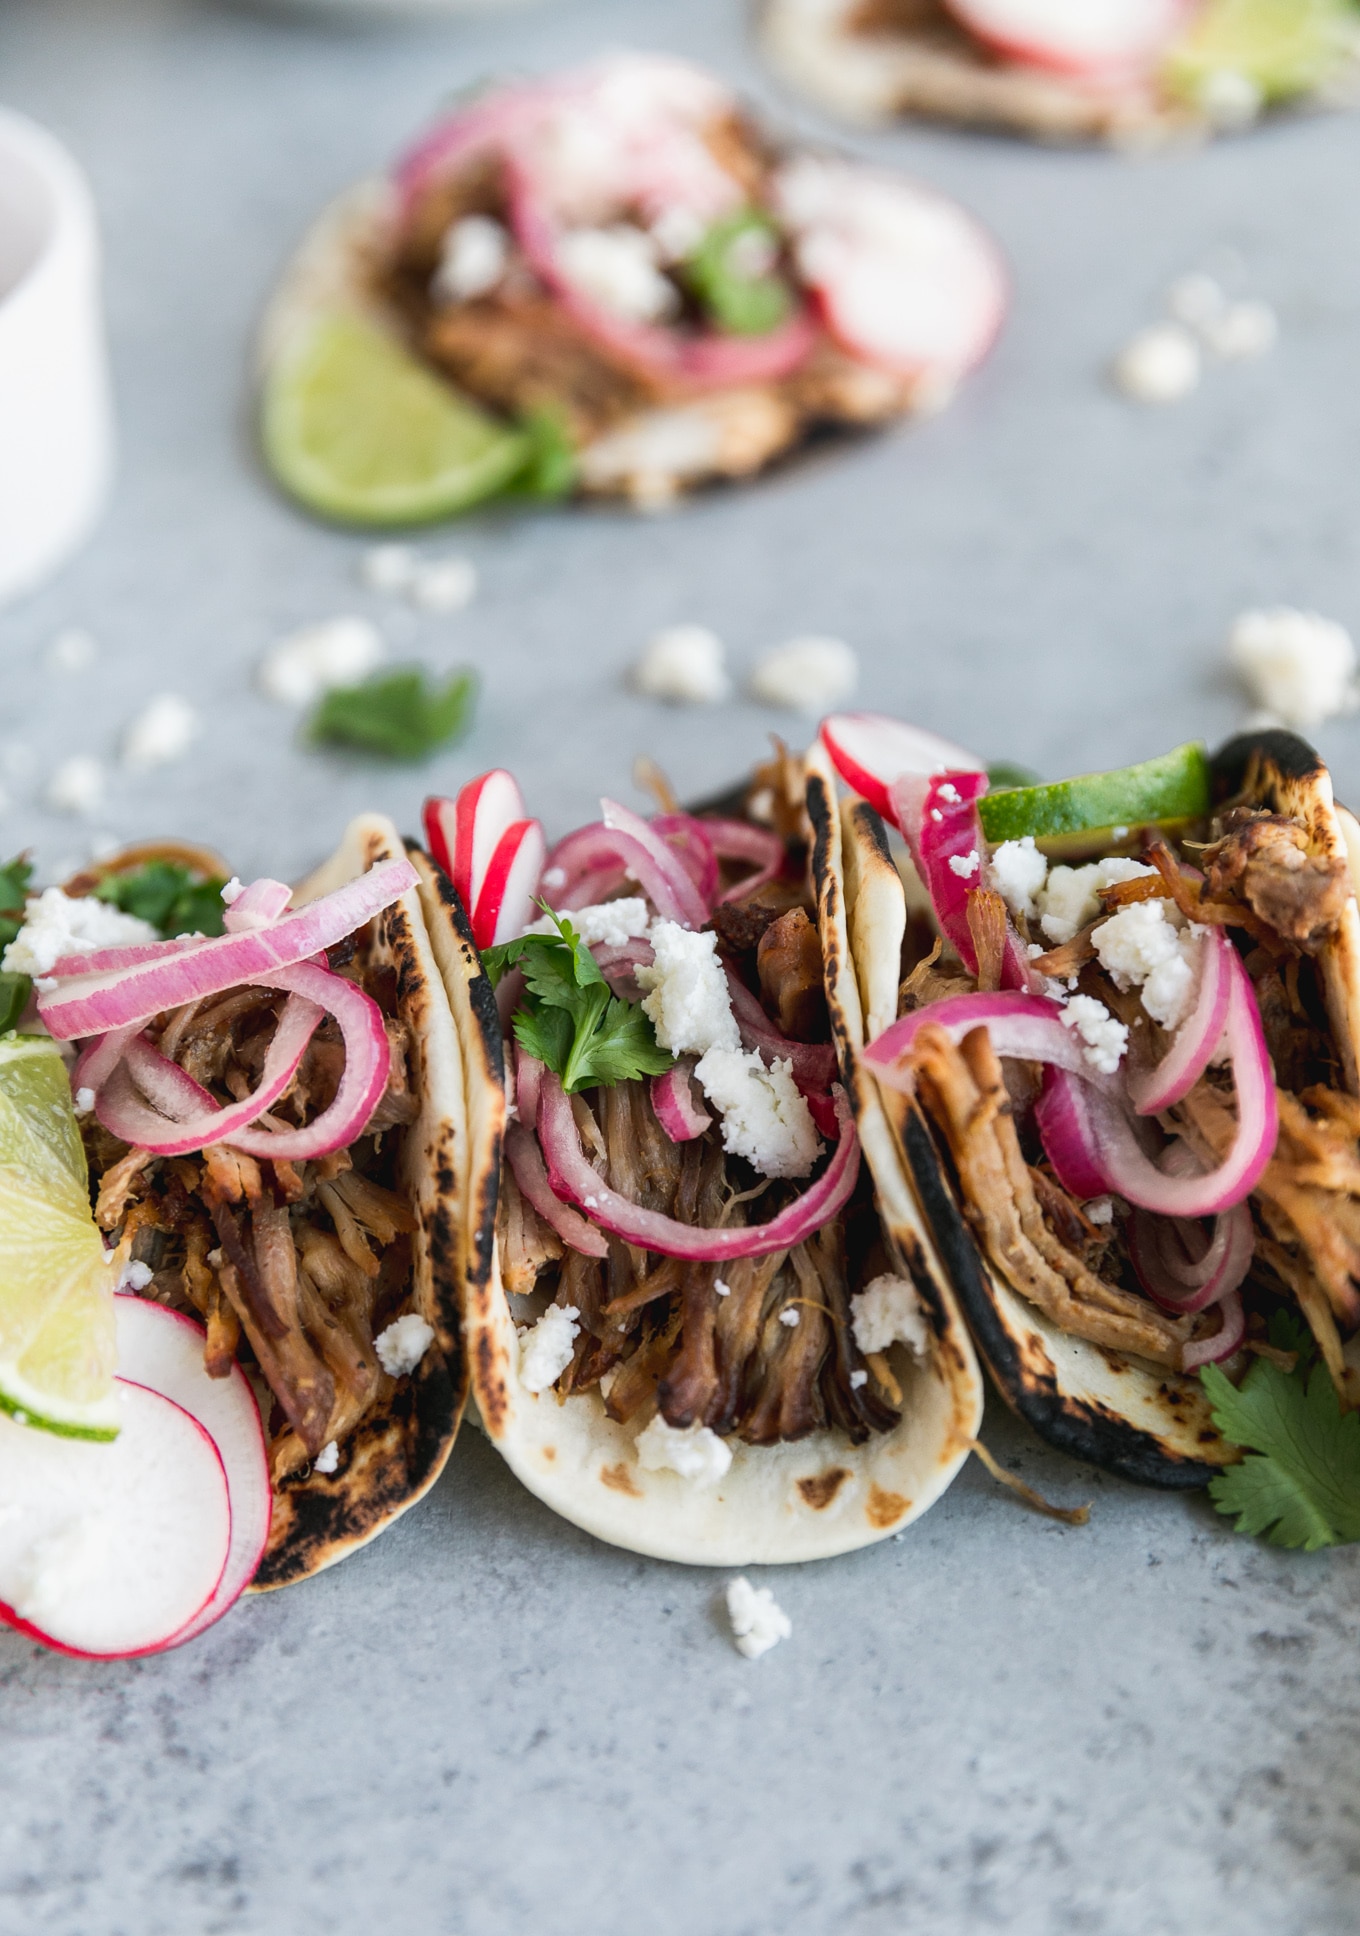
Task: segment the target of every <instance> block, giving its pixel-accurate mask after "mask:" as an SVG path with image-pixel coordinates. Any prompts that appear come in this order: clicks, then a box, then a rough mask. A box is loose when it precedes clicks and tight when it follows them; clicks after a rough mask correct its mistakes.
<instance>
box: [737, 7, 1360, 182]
mask: <svg viewBox="0 0 1360 1936" xmlns="http://www.w3.org/2000/svg"><path fill="white" fill-rule="evenodd" d="M761 38H762V42H763V44H764V47H765V50H766V53H767V54H768V56H769V58H770V61H771V63H772V64H773V65H774V66H775V67H776V68H777V69H778V70H779V71H780V72H781V73H782V74H784V75H785V76H786V77H787V79H788V80H789V82H790V83H791V85H793V86H794V87H796V88H797V89H798V90H799V91H800V92H802V93H805V94H808V95H810V96H811V97H812V98H813V99H814V100H816V101H818V102H820V103H821V104H822V105H824V106H825V107H828V108H830V109H831V110H832V112H833V113H836V114H840V115H842V116H844V117H845V118H847V119H849V120H853V121H859V122H870V123H874V122H881V121H886V120H891V119H892V118H894V117H896V116H919V117H922V118H925V119H930V120H941V121H952V122H958V123H963V124H966V125H970V126H973V127H980V128H990V129H997V130H1002V131H1004V132H1007V133H1010V134H1019V135H1026V136H1029V137H1030V138H1031V139H1033V140H1037V141H1048V142H1080V141H1104V142H1109V143H1112V144H1114V145H1116V146H1124V147H1146V146H1148V145H1150V144H1155V143H1158V142H1166V141H1173V140H1179V141H1185V140H1187V139H1190V140H1193V139H1202V138H1204V137H1205V136H1208V135H1211V134H1214V133H1217V132H1220V131H1223V130H1227V129H1238V128H1241V127H1243V126H1245V125H1247V124H1249V123H1251V122H1253V121H1255V120H1256V119H1257V118H1258V117H1259V116H1260V115H1262V114H1263V113H1266V112H1270V111H1274V110H1277V109H1280V108H1286V107H1300V106H1305V107H1306V106H1310V105H1312V106H1321V105H1324V104H1326V103H1328V102H1337V101H1341V100H1344V99H1347V98H1353V96H1354V91H1355V82H1356V73H1357V67H1356V47H1357V35H1356V27H1355V20H1354V13H1353V10H1352V9H1351V8H1350V6H1349V4H1348V0H1075V4H1074V3H1073V0H766V3H765V5H764V6H763V8H762V10H761Z"/></svg>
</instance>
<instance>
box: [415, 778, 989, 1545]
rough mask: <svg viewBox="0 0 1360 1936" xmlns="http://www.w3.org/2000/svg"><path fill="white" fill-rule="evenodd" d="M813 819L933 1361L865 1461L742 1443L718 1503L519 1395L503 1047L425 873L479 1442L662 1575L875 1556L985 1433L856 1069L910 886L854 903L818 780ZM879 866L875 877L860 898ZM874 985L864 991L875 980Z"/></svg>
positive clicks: (840, 1441) (446, 894)
mask: <svg viewBox="0 0 1360 1936" xmlns="http://www.w3.org/2000/svg"><path fill="white" fill-rule="evenodd" d="M808 806H809V810H810V812H811V814H812V820H813V826H814V828H815V857H814V869H815V879H816V888H817V900H818V909H819V914H820V921H821V933H822V939H823V946H824V954H825V960H826V963H827V990H828V994H829V997H830V1009H831V1013H832V1016H833V1018H834V1021H833V1026H834V1030H835V1037H836V1042H837V1046H838V1048H839V1049H840V1052H841V1055H842V1058H843V1059H845V1060H847V1061H848V1067H847V1075H848V1078H849V1081H850V1083H851V1085H852V1089H853V1093H854V1097H855V1107H856V1112H857V1116H858V1120H859V1127H860V1135H861V1139H862V1142H863V1148H864V1155H865V1158H866V1161H867V1164H868V1166H869V1169H870V1171H871V1173H872V1175H873V1179H874V1183H875V1187H876V1190H877V1193H878V1199H879V1204H880V1209H881V1213H882V1219H883V1227H884V1230H885V1232H886V1234H887V1237H888V1241H889V1252H890V1255H891V1256H892V1257H893V1260H894V1265H895V1267H899V1268H900V1269H901V1271H902V1273H903V1275H905V1276H907V1277H908V1278H909V1280H910V1281H911V1283H912V1284H913V1285H914V1286H915V1288H916V1291H917V1293H918V1296H919V1297H920V1299H921V1302H922V1305H923V1307H924V1309H925V1311H926V1314H927V1320H928V1325H929V1329H930V1332H931V1338H930V1348H929V1350H928V1352H927V1354H926V1356H925V1358H924V1360H923V1361H918V1360H917V1359H916V1358H915V1357H914V1356H913V1355H912V1353H910V1352H909V1351H907V1350H906V1349H905V1348H904V1347H902V1346H900V1345H899V1346H894V1347H893V1349H892V1354H891V1364H892V1369H893V1371H894V1373H895V1375H896V1377H897V1379H898V1382H899V1384H900V1386H901V1389H902V1393H903V1405H902V1420H901V1423H900V1424H898V1425H897V1426H896V1428H895V1429H893V1430H891V1431H888V1432H886V1433H882V1434H876V1435H874V1436H873V1437H872V1438H871V1439H869V1440H868V1441H867V1442H866V1443H865V1444H863V1445H860V1446H854V1445H852V1444H851V1443H850V1441H849V1439H848V1438H847V1437H846V1436H845V1435H844V1434H842V1433H839V1432H836V1431H834V1430H821V1431H818V1432H816V1433H814V1434H812V1435H811V1436H808V1437H804V1438H800V1439H797V1440H794V1441H792V1442H782V1443H779V1444H775V1445H759V1446H752V1445H747V1444H744V1443H739V1442H737V1441H736V1440H732V1441H729V1443H730V1445H731V1449H732V1452H733V1460H732V1465H731V1467H730V1469H729V1470H728V1472H727V1473H726V1475H725V1477H724V1478H722V1479H721V1480H719V1481H717V1482H716V1483H715V1484H712V1485H709V1486H702V1487H701V1486H698V1485H695V1484H694V1483H692V1482H690V1481H688V1480H686V1479H682V1478H681V1477H679V1476H678V1475H677V1474H676V1473H674V1472H670V1471H654V1470H650V1469H646V1468H644V1467H643V1466H642V1465H640V1463H639V1461H638V1458H637V1454H636V1450H635V1441H636V1439H637V1436H638V1431H639V1427H640V1425H641V1423H642V1421H641V1420H640V1419H634V1420H630V1421H629V1422H628V1424H626V1425H621V1424H617V1423H615V1422H614V1421H613V1420H611V1419H610V1418H609V1417H608V1416H607V1414H606V1411H605V1407H604V1403H603V1401H602V1399H601V1398H600V1396H599V1394H598V1391H590V1392H587V1393H584V1394H580V1395H573V1396H570V1397H567V1398H566V1399H565V1400H563V1399H561V1398H559V1396H558V1395H557V1394H556V1392H554V1391H553V1390H552V1389H549V1390H547V1391H544V1392H542V1393H538V1394H535V1393H532V1392H530V1391H529V1390H527V1389H526V1387H525V1386H524V1384H523V1383H522V1382H521V1379H520V1375H519V1361H520V1351H519V1342H518V1337H517V1334H516V1330H515V1324H514V1321H513V1319H512V1316H511V1312H510V1306H509V1303H508V1300H507V1297H506V1293H505V1290H504V1286H503V1282H502V1280H501V1277H500V1272H499V1265H498V1259H497V1253H496V1207H497V1194H498V1189H499V1180H500V1158H501V1141H502V1136H503V1131H504V1126H505V1120H506V1114H505V1075H504V1048H503V1041H502V1036H501V1031H500V1027H499V1023H498V1021H497V1017H496V1008H495V1002H494V998H493V996H492V992H491V988H490V984H489V983H488V981H487V979H486V977H485V975H484V974H483V972H482V969H481V964H480V961H479V958H478V955H477V951H476V949H475V947H474V945H473V941H472V937H471V933H470V931H469V929H468V927H467V925H466V922H465V919H464V917H463V914H462V910H461V908H460V907H459V906H458V904H457V900H456V897H455V895H454V892H453V889H452V887H451V886H450V885H449V883H448V881H447V880H446V879H445V878H444V877H443V875H442V874H441V873H439V871H438V870H437V869H435V868H434V867H433V866H431V865H430V864H429V863H427V862H423V861H418V862H417V864H418V865H420V866H421V870H422V875H423V885H422V893H423V896H424V899H425V906H426V909H427V914H428V919H429V923H430V928H431V933H432V936H433V938H434V945H435V953H436V956H437V958H438V960H439V962H440V966H441V968H442V969H443V972H444V975H445V979H446V983H447V986H448V989H449V997H450V1002H451V1005H452V1008H453V1011H454V1015H455V1019H456V1022H457V1025H458V1029H459V1032H460V1038H461V1042H462V1049H463V1054H464V1058H465V1065H466V1080H467V1087H468V1094H469V1126H470V1138H469V1140H470V1145H471V1149H472V1175H473V1182H472V1187H471V1189H470V1192H469V1197H468V1202H469V1209H470V1216H469V1222H468V1232H467V1237H466V1249H467V1255H468V1267H467V1270H466V1273H465V1276H464V1279H463V1285H464V1299H465V1302H464V1313H463V1324H464V1336H465V1340H466V1349H467V1355H468V1361H469V1367H470V1375H471V1384H472V1392H473V1396H474V1398H475V1400H476V1404H477V1408H478V1411H479V1413H480V1417H481V1421H482V1424H483V1425H484V1427H485V1429H486V1431H487V1433H488V1435H489V1437H490V1438H491V1440H492V1442H493V1443H494V1444H495V1445H496V1446H497V1448H498V1450H499V1451H500V1452H501V1453H502V1455H503V1456H504V1458H505V1459H506V1460H507V1462H508V1463H509V1464H510V1466H511V1467H512V1469H513V1470H514V1471H515V1473H516V1474H517V1476H518V1477H519V1478H520V1480H521V1481H522V1482H523V1483H524V1485H526V1486H527V1487H528V1489H529V1490H530V1491H531V1492H533V1493H534V1494H535V1495H536V1496H537V1497H538V1498H540V1499H542V1500H543V1501H544V1503H545V1504H547V1505H549V1506H551V1507H552V1508H553V1510H554V1511H556V1512H558V1513H560V1514H561V1515H562V1516H563V1517H564V1518H566V1519H569V1520H571V1521H572V1522H573V1523H574V1524H576V1525H578V1526H581V1527H583V1528H584V1529H585V1530H586V1531H587V1532H590V1533H593V1534H594V1535H595V1536H596V1537H597V1538H600V1539H603V1540H606V1541H608V1542H609V1543H610V1544H613V1545H617V1546H623V1547H626V1548H628V1549H629V1550H631V1551H634V1552H639V1553H646V1554H650V1555H652V1556H654V1557H656V1558H659V1559H669V1560H678V1561H681V1562H686V1563H691V1564H696V1565H746V1564H751V1563H767V1564H778V1563H784V1562H789V1561H794V1560H804V1559H820V1558H826V1557H830V1556H831V1555H834V1554H836V1553H842V1552H848V1551H851V1550H853V1549H855V1548H857V1547H860V1546H863V1545H867V1544H869V1543H870V1542H872V1541H874V1540H877V1539H881V1538H883V1537H885V1536H886V1535H887V1534H889V1533H892V1532H896V1531H899V1530H901V1528H902V1527H904V1526H906V1525H909V1524H910V1523H911V1521H912V1520H914V1519H915V1518H917V1517H918V1516H919V1515H920V1514H921V1513H922V1512H924V1511H925V1510H926V1508H927V1507H928V1506H929V1505H931V1504H932V1503H933V1502H934V1500H935V1499H936V1498H938V1497H939V1495H940V1493H941V1492H942V1491H943V1490H944V1488H945V1487H946V1486H947V1485H948V1484H949V1482H950V1480H951V1479H952V1478H953V1477H954V1475H955V1474H956V1472H957V1471H958V1469H959V1467H960V1466H961V1465H962V1463H963V1461H964V1460H965V1458H966V1457H967V1455H968V1450H969V1447H970V1444H971V1441H972V1438H973V1435H974V1433H975V1432H976V1430H977V1426H978V1422H979V1419H980V1417H981V1410H982V1392H981V1384H980V1379H979V1374H978V1370H977V1365H976V1361H975V1359H974V1357H973V1353H972V1349H971V1347H970V1345H969V1342H968V1338H967V1333H966V1331H965V1329H964V1327H963V1325H962V1323H961V1321H960V1319H959V1316H958V1313H957V1310H956V1307H955V1304H954V1300H953V1296H952V1293H951V1291H950V1289H949V1287H948V1284H947V1282H946V1280H945V1278H944V1275H943V1273H942V1271H941V1269H940V1267H939V1265H938V1263H937V1261H936V1259H935V1255H934V1252H933V1249H932V1246H931V1244H930V1240H929V1237H928V1236H927V1234H926V1232H925V1230H924V1228H923V1226H922V1224H921V1220H920V1218H919V1216H918V1214H917V1212H916V1209H915V1206H914V1204H913V1202H912V1200H911V1198H910V1195H909V1193H908V1192H907V1191H906V1190H905V1188H904V1186H903V1183H902V1180H901V1177H900V1175H899V1173H898V1171H897V1169H896V1166H895V1164H894V1162H893V1161H892V1151H891V1145H890V1143H889V1142H888V1139H887V1132H886V1128H885V1126H884V1125H883V1121H882V1117H881V1113H880V1112H879V1111H878V1106H877V1101H876V1098H875V1097H874V1095H873V1094H872V1092H871V1091H870V1090H869V1089H868V1088H867V1086H866V1085H865V1084H864V1083H863V1082H862V1081H861V1079H860V1078H859V1076H858V1074H857V1073H856V1072H855V1070H854V1065H853V1049H854V1046H855V1045H856V1044H857V1043H858V1042H860V1041H862V1039H863V1037H862V1012H861V999H860V982H859V978H858V975H857V967H856V960H855V957H854V954H853V948H852V943H851V940H850V933H851V930H852V928H853V927H854V926H855V924H856V922H857V921H858V925H859V927H860V929H862V930H863V931H864V933H865V934H866V935H868V934H870V933H872V931H873V924H874V922H875V921H876V922H878V923H884V922H886V923H887V925H888V926H891V923H892V920H893V919H894V905H893V897H894V892H895V895H896V901H897V904H898V906H899V907H900V902H901V885H900V882H897V881H896V876H895V875H894V876H893V881H892V882H888V881H886V880H885V879H884V878H883V877H882V876H881V875H878V874H876V875H875V877H874V880H873V882H872V884H870V885H869V886H867V887H866V888H865V890H864V892H863V894H862V896H861V895H860V893H858V892H853V893H852V892H848V891H847V888H846V885H845V881H844V879H843V875H842V865H843V863H842V851H841V828H840V822H839V820H838V818H837V815H836V812H835V809H834V806H833V804H832V792H831V788H830V783H829V781H828V780H827V778H826V777H825V776H823V775H814V776H812V777H811V778H810V782H809V791H808ZM873 864H874V863H873V861H872V860H871V859H866V862H865V864H864V866H863V867H862V868H861V869H860V872H859V874H858V875H857V876H856V884H857V887H858V882H859V881H860V880H861V879H862V878H863V877H864V875H865V874H867V873H868V871H869V869H870V868H872V867H873ZM894 883H895V886H894ZM856 909H858V914H857V913H856ZM870 910H872V911H873V912H872V917H871V914H870ZM865 974H866V975H867V977H868V979H869V980H870V982H872V981H873V979H874V971H873V969H872V967H871V966H866V968H865Z"/></svg>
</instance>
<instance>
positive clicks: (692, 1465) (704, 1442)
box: [634, 1412, 732, 1486]
mask: <svg viewBox="0 0 1360 1936" xmlns="http://www.w3.org/2000/svg"><path fill="white" fill-rule="evenodd" d="M634 1450H635V1451H636V1453H637V1461H638V1464H639V1465H640V1466H641V1467H642V1468H643V1470H644V1471H645V1472H674V1473H677V1474H678V1475H679V1476H680V1478H682V1479H688V1480H690V1481H691V1483H692V1484H694V1485H697V1486H711V1485H715V1484H716V1483H717V1481H718V1480H719V1479H721V1478H722V1477H723V1475H724V1473H726V1471H727V1469H728V1467H729V1466H730V1465H731V1463H732V1448H731V1446H730V1445H728V1444H727V1443H726V1441H725V1440H723V1439H720V1438H719V1437H718V1434H717V1433H716V1432H714V1431H712V1430H711V1429H710V1428H709V1427H708V1426H707V1425H686V1426H679V1425H668V1424H667V1423H666V1421H665V1419H664V1418H662V1416H661V1414H660V1412H658V1413H657V1415H656V1417H655V1418H653V1419H652V1420H651V1421H650V1423H649V1424H647V1425H646V1426H644V1427H643V1429H642V1431H640V1432H639V1433H638V1435H637V1439H636V1440H635V1442H634Z"/></svg>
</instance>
